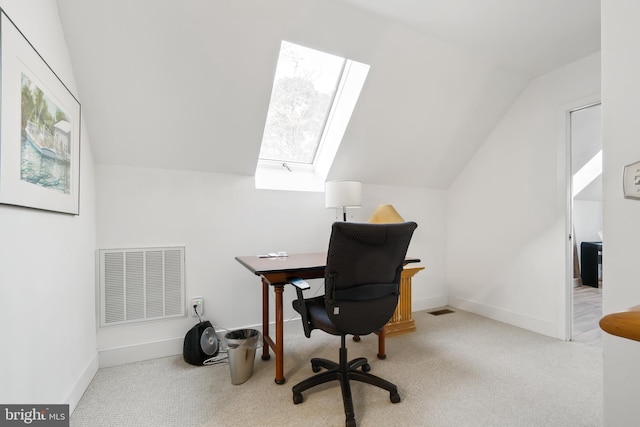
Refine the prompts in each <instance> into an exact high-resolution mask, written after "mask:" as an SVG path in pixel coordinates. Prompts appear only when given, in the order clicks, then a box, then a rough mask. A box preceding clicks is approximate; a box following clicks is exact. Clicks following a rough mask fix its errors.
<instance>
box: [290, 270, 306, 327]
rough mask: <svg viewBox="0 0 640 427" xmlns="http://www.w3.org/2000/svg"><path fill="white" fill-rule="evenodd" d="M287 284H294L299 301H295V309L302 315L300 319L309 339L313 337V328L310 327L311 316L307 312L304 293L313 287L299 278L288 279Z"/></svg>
mask: <svg viewBox="0 0 640 427" xmlns="http://www.w3.org/2000/svg"><path fill="white" fill-rule="evenodd" d="M287 283H290V284H292V285H293V286H294V287H295V288H296V294H297V296H298V299H297V300H296V301H293V308H294V309H295V310H296V311H297V312H298V313H300V317H302V327H303V329H304V335H305V336H306V337H307V338H309V337H310V336H311V327H310V326H309V314H308V312H307V305H306V303H305V299H304V295H303V294H302V292H303V291H306V290H307V289H311V286H310V285H309V283H307V282H306V281H305V280H303V279H301V278H299V277H287Z"/></svg>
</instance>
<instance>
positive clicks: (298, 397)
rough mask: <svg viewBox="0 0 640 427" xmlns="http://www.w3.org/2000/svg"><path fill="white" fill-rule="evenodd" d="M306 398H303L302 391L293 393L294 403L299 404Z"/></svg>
mask: <svg viewBox="0 0 640 427" xmlns="http://www.w3.org/2000/svg"><path fill="white" fill-rule="evenodd" d="M303 400H304V399H303V398H302V393H297V394H296V393H294V394H293V404H294V405H297V404H298V403H302V401H303Z"/></svg>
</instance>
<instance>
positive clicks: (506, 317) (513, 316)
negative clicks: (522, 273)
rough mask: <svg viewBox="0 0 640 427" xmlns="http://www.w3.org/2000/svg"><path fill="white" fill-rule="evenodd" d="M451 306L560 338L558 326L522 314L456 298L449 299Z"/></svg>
mask: <svg viewBox="0 0 640 427" xmlns="http://www.w3.org/2000/svg"><path fill="white" fill-rule="evenodd" d="M449 305H450V306H451V307H454V308H458V309H460V310H464V311H468V312H469V313H474V314H478V315H480V316H483V317H487V318H489V319H493V320H497V321H499V322H503V323H508V324H510V325H513V326H517V327H519V328H522V329H527V330H529V331H533V332H536V333H538V334H542V335H546V336H549V337H552V338H558V336H557V330H558V325H556V324H555V323H552V322H547V321H544V320H541V319H535V318H532V317H527V316H523V315H521V314H518V313H513V312H510V311H507V310H503V309H501V308H497V307H492V306H489V305H486V304H481V303H478V302H475V301H470V300H465V299H462V298H456V297H449Z"/></svg>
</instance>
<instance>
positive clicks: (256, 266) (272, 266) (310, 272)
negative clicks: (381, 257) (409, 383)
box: [236, 252, 420, 384]
mask: <svg viewBox="0 0 640 427" xmlns="http://www.w3.org/2000/svg"><path fill="white" fill-rule="evenodd" d="M236 260H237V261H238V262H239V263H240V264H242V265H244V266H245V267H246V268H247V269H248V270H249V271H251V272H252V273H253V274H255V275H256V276H260V278H261V280H262V339H263V342H264V345H263V347H262V360H269V359H270V358H271V356H270V354H269V348H271V349H272V350H273V352H274V354H275V356H276V378H275V382H276V384H284V383H285V381H286V379H285V377H284V360H283V356H284V340H283V338H284V337H283V325H284V317H283V307H282V294H283V292H284V285H286V281H287V278H288V277H291V276H295V277H300V278H302V279H320V278H323V277H324V267H325V264H326V262H327V254H326V253H324V252H317V253H310V254H289V256H287V257H274V258H260V257H258V256H255V255H253V256H240V257H236ZM411 262H420V260H419V259H417V258H407V259H406V263H411ZM269 286H272V287H273V292H274V294H275V311H276V312H275V316H276V319H275V321H276V322H275V323H276V325H275V332H276V336H275V340H274V339H273V338H272V337H271V335H270V334H269ZM384 337H385V332H384V329H383V330H382V331H381V333H380V334H378V357H380V358H384V357H385V354H384Z"/></svg>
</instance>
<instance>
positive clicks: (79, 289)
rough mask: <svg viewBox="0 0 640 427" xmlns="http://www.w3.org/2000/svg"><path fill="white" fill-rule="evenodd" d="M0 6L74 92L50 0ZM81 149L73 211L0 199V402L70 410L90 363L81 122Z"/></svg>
mask: <svg viewBox="0 0 640 427" xmlns="http://www.w3.org/2000/svg"><path fill="white" fill-rule="evenodd" d="M0 6H1V7H2V8H3V9H4V10H5V12H6V13H7V15H8V16H9V17H10V18H11V19H13V21H14V22H15V23H16V25H17V26H18V28H20V30H22V32H23V33H24V34H25V35H26V37H27V38H28V39H29V41H30V42H31V43H32V44H33V45H34V46H35V47H36V48H37V49H38V51H39V53H40V54H41V55H42V56H43V57H44V58H45V59H46V60H47V62H48V63H49V65H50V66H51V67H52V68H53V69H54V70H55V72H56V73H57V74H58V76H59V77H60V78H61V79H62V80H63V82H64V83H66V84H67V86H68V87H69V88H70V89H71V91H72V92H73V93H74V94H75V95H76V97H77V95H78V94H77V91H76V89H75V81H74V76H73V72H72V69H71V63H70V61H69V56H68V52H67V48H66V44H65V39H64V34H63V33H62V27H61V25H60V21H59V19H58V10H57V8H56V3H55V2H54V1H49V0H46V1H45V0H40V1H30V2H25V1H22V0H0ZM81 101H82V100H81ZM7 143H10V141H2V144H7ZM81 157H82V158H81V166H80V171H81V185H80V216H71V215H65V214H57V213H51V212H45V211H37V210H32V209H24V208H18V207H11V206H5V205H0V337H2V344H1V345H0V402H2V403H4V404H9V403H15V404H47V403H69V404H70V405H71V409H72V410H73V408H74V407H75V405H76V404H77V402H78V401H79V400H80V397H81V396H82V393H84V390H85V389H86V386H87V385H88V384H89V382H90V380H91V378H92V377H93V375H94V374H95V372H96V370H97V366H98V359H97V352H96V336H95V322H94V318H95V315H94V311H95V308H94V298H95V296H94V281H95V280H94V262H93V253H94V248H95V210H94V167H93V156H92V152H91V147H90V146H89V138H88V135H87V132H86V129H84V126H83V132H82V135H81Z"/></svg>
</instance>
